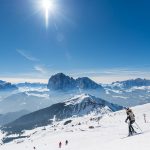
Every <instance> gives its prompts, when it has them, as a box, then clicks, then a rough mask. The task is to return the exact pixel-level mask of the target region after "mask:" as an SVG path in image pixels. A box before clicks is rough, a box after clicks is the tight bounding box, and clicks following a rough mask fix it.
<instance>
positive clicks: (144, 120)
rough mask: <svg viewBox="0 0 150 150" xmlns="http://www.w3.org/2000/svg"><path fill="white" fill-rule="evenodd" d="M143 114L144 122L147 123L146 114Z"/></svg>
mask: <svg viewBox="0 0 150 150" xmlns="http://www.w3.org/2000/svg"><path fill="white" fill-rule="evenodd" d="M143 116H144V122H145V123H147V120H146V114H143Z"/></svg>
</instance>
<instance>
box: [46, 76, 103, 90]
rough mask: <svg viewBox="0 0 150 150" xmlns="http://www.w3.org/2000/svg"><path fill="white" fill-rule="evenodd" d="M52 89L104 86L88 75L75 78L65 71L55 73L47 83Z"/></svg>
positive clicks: (96, 87)
mask: <svg viewBox="0 0 150 150" xmlns="http://www.w3.org/2000/svg"><path fill="white" fill-rule="evenodd" d="M47 87H48V89H50V90H54V91H55V90H65V91H66V90H73V89H98V88H101V89H102V86H101V85H99V84H97V83H96V82H94V81H92V80H91V79H89V78H88V77H83V78H78V79H76V80H75V79H73V78H72V77H69V76H66V75H65V74H63V73H58V74H56V75H53V76H52V77H51V78H50V79H49V82H48V85H47Z"/></svg>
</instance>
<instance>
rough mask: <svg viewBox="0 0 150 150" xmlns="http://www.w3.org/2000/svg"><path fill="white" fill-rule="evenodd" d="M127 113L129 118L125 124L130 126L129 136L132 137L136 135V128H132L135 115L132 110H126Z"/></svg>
mask: <svg viewBox="0 0 150 150" xmlns="http://www.w3.org/2000/svg"><path fill="white" fill-rule="evenodd" d="M126 113H127V118H126V120H125V122H126V123H128V124H129V136H131V135H133V134H134V133H136V131H135V130H134V128H133V126H132V124H133V123H134V122H135V115H134V113H133V112H132V110H131V109H130V108H126ZM128 120H129V122H128Z"/></svg>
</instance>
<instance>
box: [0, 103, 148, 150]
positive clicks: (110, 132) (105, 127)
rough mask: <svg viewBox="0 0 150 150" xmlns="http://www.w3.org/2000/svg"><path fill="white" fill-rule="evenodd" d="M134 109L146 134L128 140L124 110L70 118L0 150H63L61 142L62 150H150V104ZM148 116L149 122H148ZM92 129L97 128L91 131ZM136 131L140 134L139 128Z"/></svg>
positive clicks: (0, 135)
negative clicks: (66, 143)
mask: <svg viewBox="0 0 150 150" xmlns="http://www.w3.org/2000/svg"><path fill="white" fill-rule="evenodd" d="M132 110H133V112H134V114H135V116H136V122H137V123H138V125H139V126H140V127H141V129H142V130H143V133H142V134H139V135H135V136H131V137H127V138H124V137H126V136H127V134H128V126H127V124H126V123H125V122H124V121H125V119H126V113H125V111H124V110H123V111H118V112H114V113H108V114H105V115H104V116H103V117H102V116H99V115H93V114H90V115H87V116H84V117H78V118H69V119H66V120H63V121H61V122H54V123H53V125H49V126H46V127H40V128H36V129H34V130H30V131H25V133H24V134H23V136H30V137H29V138H25V139H19V140H15V141H13V142H10V143H8V144H4V145H1V146H0V150H33V147H36V150H59V149H60V148H58V143H59V142H60V141H61V142H62V144H63V145H62V148H61V149H62V150H120V149H121V150H127V149H128V150H130V149H132V150H149V149H150V142H149V139H150V122H149V121H150V104H145V105H141V106H137V107H134V108H132ZM144 114H146V119H147V123H145V122H144V117H143V115H144ZM101 117H102V118H101ZM70 119H71V120H72V122H71V123H70V124H67V125H64V122H66V121H67V120H70ZM89 126H93V127H94V129H89ZM134 126H135V127H136V125H134ZM135 129H136V128H135ZM136 131H137V132H139V133H140V130H139V129H136ZM11 136H12V135H11ZM13 136H15V135H13ZM2 137H3V134H2V133H0V138H2ZM65 140H68V141H69V144H68V145H67V146H65V144H64V142H65Z"/></svg>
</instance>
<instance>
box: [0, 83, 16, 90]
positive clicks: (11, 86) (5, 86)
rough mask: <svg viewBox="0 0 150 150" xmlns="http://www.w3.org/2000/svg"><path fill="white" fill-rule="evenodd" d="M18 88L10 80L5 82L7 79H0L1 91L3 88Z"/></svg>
mask: <svg viewBox="0 0 150 150" xmlns="http://www.w3.org/2000/svg"><path fill="white" fill-rule="evenodd" d="M17 89H18V88H17V87H16V86H15V85H13V84H11V83H9V82H5V81H0V91H2V90H17Z"/></svg>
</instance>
